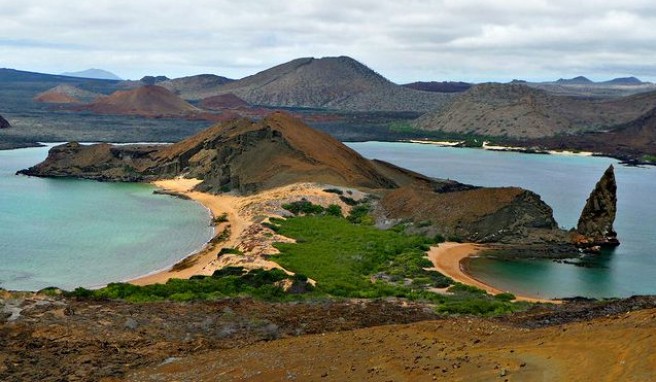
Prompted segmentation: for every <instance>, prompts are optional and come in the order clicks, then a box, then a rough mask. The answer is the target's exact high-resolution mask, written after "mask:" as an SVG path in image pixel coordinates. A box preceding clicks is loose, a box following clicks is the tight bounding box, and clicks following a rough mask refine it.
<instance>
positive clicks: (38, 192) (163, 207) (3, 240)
mask: <svg viewBox="0 0 656 382" xmlns="http://www.w3.org/2000/svg"><path fill="white" fill-rule="evenodd" d="M47 150H48V147H40V148H29V149H18V150H7V151H0V287H1V288H4V289H13V290H38V289H41V288H44V287H49V286H56V287H60V288H64V289H72V288H75V287H78V286H83V287H95V286H101V285H104V284H106V283H109V282H116V281H122V280H128V279H131V278H135V277H137V276H140V275H144V274H147V273H150V272H153V271H155V270H160V269H163V268H165V267H167V266H170V265H172V264H174V263H175V262H176V261H178V260H180V259H182V258H184V257H186V256H187V255H189V254H190V253H192V252H194V251H196V250H198V249H199V248H201V247H202V246H203V245H204V243H206V242H207V241H208V240H209V239H210V238H211V235H212V228H211V227H210V225H209V212H208V211H207V210H206V209H205V208H204V207H203V206H201V205H199V204H197V203H194V202H191V201H187V200H182V199H177V198H174V197H170V196H165V195H155V194H153V190H154V187H153V186H151V185H147V184H128V183H102V182H96V181H89V180H74V179H43V178H35V177H26V176H17V175H14V174H15V172H16V171H17V170H19V169H23V168H27V167H29V166H32V165H34V164H36V163H38V162H40V161H42V160H43V159H45V157H46V155H47Z"/></svg>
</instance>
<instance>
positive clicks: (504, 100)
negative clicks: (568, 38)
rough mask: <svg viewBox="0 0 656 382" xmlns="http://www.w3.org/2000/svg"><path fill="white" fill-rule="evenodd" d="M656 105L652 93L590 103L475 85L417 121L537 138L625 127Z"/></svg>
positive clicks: (452, 129) (430, 126)
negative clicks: (625, 124) (616, 126)
mask: <svg viewBox="0 0 656 382" xmlns="http://www.w3.org/2000/svg"><path fill="white" fill-rule="evenodd" d="M654 107H656V93H655V92H652V93H643V94H639V95H635V96H631V97H626V98H620V99H605V100H590V99H583V98H573V97H563V96H554V95H550V94H548V93H546V92H545V91H543V90H539V89H533V88H531V87H528V86H526V85H523V84H481V85H476V86H474V87H473V88H472V89H470V90H468V91H467V92H465V93H463V94H461V95H460V96H458V97H457V98H456V99H455V100H454V101H453V102H452V103H451V104H449V105H448V106H446V107H444V108H441V109H438V110H436V111H434V112H431V113H427V114H425V115H424V116H422V117H420V118H419V119H418V120H417V121H416V122H415V126H417V127H418V128H420V129H425V130H437V131H443V132H448V133H461V134H476V135H484V136H495V137H508V138H520V139H526V138H541V137H549V136H555V135H558V134H576V133H581V132H584V131H595V130H601V129H604V128H608V127H609V126H613V125H617V124H619V123H625V122H628V121H630V120H632V119H635V118H637V117H638V116H640V115H641V114H643V113H645V112H646V111H648V110H651V109H652V108H654Z"/></svg>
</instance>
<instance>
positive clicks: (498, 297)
mask: <svg viewBox="0 0 656 382" xmlns="http://www.w3.org/2000/svg"><path fill="white" fill-rule="evenodd" d="M516 298H517V297H515V295H514V294H512V293H508V292H506V293H499V294H497V295H495V296H494V299H495V300H499V301H505V302H509V301H512V300H514V299H516Z"/></svg>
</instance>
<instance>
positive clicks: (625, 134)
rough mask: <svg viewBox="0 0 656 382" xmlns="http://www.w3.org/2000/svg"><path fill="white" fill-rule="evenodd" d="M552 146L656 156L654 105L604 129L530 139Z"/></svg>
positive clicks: (625, 155)
mask: <svg viewBox="0 0 656 382" xmlns="http://www.w3.org/2000/svg"><path fill="white" fill-rule="evenodd" d="M530 144H532V145H536V146H542V147H546V148H551V149H570V150H571V149H576V150H582V151H592V152H599V153H603V154H605V155H611V156H615V157H618V158H623V159H629V160H633V159H640V158H642V156H643V155H651V156H656V108H654V109H652V110H649V111H648V112H646V113H645V114H643V115H641V116H639V117H638V118H636V119H634V120H632V121H630V122H627V123H624V124H620V125H617V126H611V127H609V128H608V129H605V130H603V131H596V132H587V133H584V134H579V135H572V136H565V137H553V138H545V139H541V140H536V141H533V142H530Z"/></svg>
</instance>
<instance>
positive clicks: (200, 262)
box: [129, 178, 363, 285]
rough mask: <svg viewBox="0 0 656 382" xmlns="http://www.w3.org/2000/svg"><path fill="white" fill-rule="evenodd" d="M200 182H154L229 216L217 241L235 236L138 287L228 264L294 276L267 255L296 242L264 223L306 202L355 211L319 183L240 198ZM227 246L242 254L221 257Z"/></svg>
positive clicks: (144, 279)
mask: <svg viewBox="0 0 656 382" xmlns="http://www.w3.org/2000/svg"><path fill="white" fill-rule="evenodd" d="M200 182H201V181H200V180H198V179H185V178H176V179H168V180H160V181H156V182H153V184H154V185H155V186H157V187H158V188H160V189H162V190H164V191H166V192H168V193H171V194H178V195H184V196H187V197H189V198H190V199H191V200H194V201H196V202H198V203H200V204H202V205H203V206H205V207H207V208H208V209H209V210H210V212H211V213H212V216H214V217H217V216H222V215H224V214H225V216H226V218H227V219H226V220H227V221H226V222H222V223H220V224H218V225H216V226H215V232H214V235H215V236H214V237H215V238H216V237H217V236H219V235H221V234H222V233H224V232H229V235H224V236H227V237H225V239H224V240H222V241H220V242H216V243H211V242H210V243H208V244H207V245H206V246H205V247H204V248H202V249H201V250H200V251H198V252H197V253H194V254H192V255H191V256H189V257H187V258H186V259H183V260H181V261H180V262H179V263H178V264H177V265H176V266H174V267H171V268H169V269H166V270H163V271H159V272H155V273H152V274H148V275H145V276H141V277H138V278H136V279H133V280H130V281H129V282H130V283H132V284H135V285H149V284H162V283H166V282H167V281H168V280H169V279H172V278H178V279H188V278H190V277H191V276H194V275H212V273H214V271H216V270H218V269H221V268H224V267H226V266H241V267H244V268H245V269H255V268H263V269H272V268H278V269H282V270H284V271H285V272H287V273H289V274H293V273H292V272H289V271H287V270H286V269H284V268H282V267H281V266H280V265H279V264H278V263H276V262H273V261H270V260H268V259H267V256H269V255H275V254H277V253H278V250H277V249H276V248H274V247H273V243H275V242H289V241H291V240H290V239H289V238H286V237H284V236H280V235H275V234H273V235H272V234H271V232H270V230H268V229H266V228H264V226H263V225H262V224H261V223H262V222H264V221H266V220H267V218H268V217H281V216H284V214H285V213H286V212H285V211H284V210H283V208H282V207H281V205H282V204H284V203H290V202H292V201H296V200H299V199H301V198H306V199H307V200H309V201H311V202H313V203H320V204H324V205H325V204H337V205H340V206H341V207H342V210H343V211H348V209H349V206H347V205H346V204H344V202H343V201H341V200H340V199H339V196H338V195H336V194H334V193H328V192H325V191H324V188H326V186H325V185H318V184H314V183H299V184H293V185H290V186H284V187H280V188H275V189H272V190H266V191H262V192H259V193H257V194H256V195H249V196H234V195H230V194H220V195H214V194H207V193H203V192H198V191H192V189H193V188H194V186H196V185H197V184H198V183H200ZM351 192H352V194H353V195H352V196H353V197H354V198H358V197H360V196H361V195H360V194H362V193H361V192H360V191H357V190H351ZM362 195H363V194H362ZM226 230H227V231H226ZM223 248H235V249H238V250H239V251H241V252H242V254H222V255H221V256H219V253H220V252H221V249H223ZM310 282H312V280H310Z"/></svg>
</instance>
